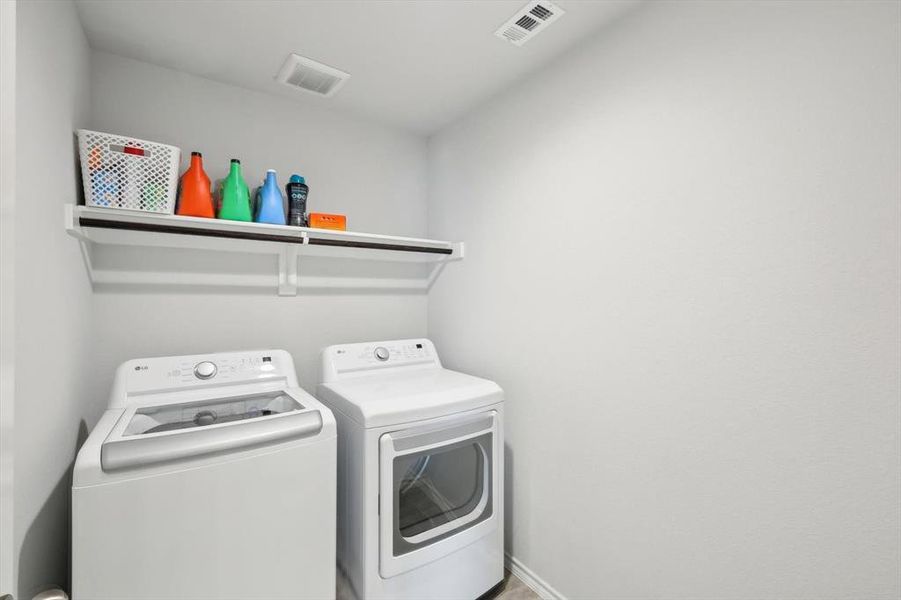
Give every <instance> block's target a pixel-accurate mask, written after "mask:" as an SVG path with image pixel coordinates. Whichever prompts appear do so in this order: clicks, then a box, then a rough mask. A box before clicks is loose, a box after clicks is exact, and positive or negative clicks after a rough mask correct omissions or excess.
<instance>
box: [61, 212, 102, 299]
mask: <svg viewBox="0 0 901 600" xmlns="http://www.w3.org/2000/svg"><path fill="white" fill-rule="evenodd" d="M64 218H65V220H66V231H67V232H68V233H69V235H71V236H72V237H74V238H75V239H76V240H78V246H79V248H80V250H81V259H82V261H83V262H84V268H85V270H86V271H87V273H88V281H89V282H90V283H91V290H92V291H93V290H94V289H95V286H94V264H93V262H92V261H91V241H90V238H89V237H88V236H87V234H85V232H84V230H83V229H82V228H81V223H79V221H78V217H77V216H76V215H75V205H74V204H66V209H65V217H64Z"/></svg>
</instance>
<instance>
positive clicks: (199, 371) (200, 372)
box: [194, 360, 219, 379]
mask: <svg viewBox="0 0 901 600" xmlns="http://www.w3.org/2000/svg"><path fill="white" fill-rule="evenodd" d="M218 370H219V369H218V368H217V367H216V363H213V362H210V361H208V360H205V361H203V362H199V363H197V364H196V365H194V376H195V377H196V378H197V379H209V378H210V377H212V376H213V375H215V374H216V371H218Z"/></svg>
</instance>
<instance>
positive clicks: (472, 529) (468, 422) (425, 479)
mask: <svg viewBox="0 0 901 600" xmlns="http://www.w3.org/2000/svg"><path fill="white" fill-rule="evenodd" d="M497 430H498V418H497V413H496V412H495V411H489V412H484V413H479V414H476V415H467V416H465V417H452V418H448V419H441V420H439V421H436V422H435V423H433V424H430V425H426V426H422V427H416V428H412V429H406V430H402V431H396V432H391V433H386V434H384V435H382V436H381V438H380V439H379V463H380V464H379V487H380V496H379V538H380V539H379V554H380V560H379V572H380V573H381V575H382V577H392V576H394V575H397V574H399V573H403V572H404V571H408V570H410V569H415V568H416V567H418V566H420V565H423V564H426V563H429V562H432V561H433V560H436V559H438V558H441V557H442V556H445V555H447V554H450V553H451V552H454V551H455V550H457V549H459V548H462V547H463V546H466V545H468V544H471V543H472V542H474V541H475V540H477V539H479V538H480V537H483V536H484V535H486V534H488V533H490V532H492V531H494V529H495V528H496V527H497V521H498V517H497V513H498V510H497V494H496V493H495V490H496V489H497V485H498V479H497V478H498V472H499V469H498V463H497V461H498V459H499V457H500V456H501V455H502V451H501V448H500V447H499V441H498V437H499V436H498V431H497Z"/></svg>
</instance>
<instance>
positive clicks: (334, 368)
mask: <svg viewBox="0 0 901 600" xmlns="http://www.w3.org/2000/svg"><path fill="white" fill-rule="evenodd" d="M428 364H431V365H434V366H438V367H440V366H441V362H440V361H439V360H438V354H437V352H435V346H433V345H432V342H430V341H429V340H426V339H413V340H394V341H386V342H370V343H362V344H339V345H336V346H329V347H328V348H326V349H325V350H324V351H323V356H322V381H333V380H334V379H336V378H339V377H340V376H341V375H348V374H360V373H366V372H367V371H373V370H378V369H384V368H389V367H407V366H409V367H414V366H420V365H428Z"/></svg>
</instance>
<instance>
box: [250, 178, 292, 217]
mask: <svg viewBox="0 0 901 600" xmlns="http://www.w3.org/2000/svg"><path fill="white" fill-rule="evenodd" d="M259 193H260V200H259V206H258V207H257V211H256V219H255V220H256V222H257V223H270V224H272V225H284V224H285V204H284V200H283V199H282V193H281V191H280V190H279V189H278V182H277V181H276V180H275V169H269V170H268V171H266V181H265V182H264V183H263V187H261V188H260V192H259Z"/></svg>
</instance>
